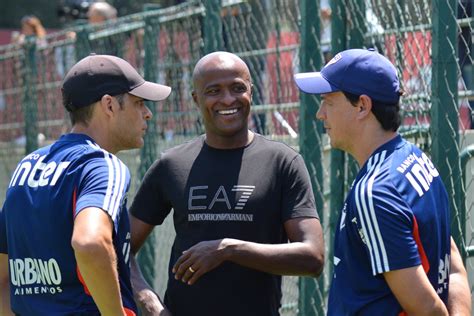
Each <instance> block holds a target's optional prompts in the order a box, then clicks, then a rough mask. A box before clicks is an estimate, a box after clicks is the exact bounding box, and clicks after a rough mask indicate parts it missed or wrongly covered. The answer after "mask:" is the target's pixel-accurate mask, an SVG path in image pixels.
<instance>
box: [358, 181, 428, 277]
mask: <svg viewBox="0 0 474 316" xmlns="http://www.w3.org/2000/svg"><path fill="white" fill-rule="evenodd" d="M361 188H364V189H361ZM355 194H356V195H357V196H356V198H355V201H356V208H357V214H356V217H357V220H358V221H359V223H360V224H359V225H360V231H359V235H358V236H357V238H361V239H362V242H363V243H364V244H365V245H366V246H367V250H368V251H367V253H368V255H369V257H370V258H369V259H370V262H371V266H372V274H373V275H374V276H375V275H377V274H381V273H385V272H388V271H392V270H398V269H403V268H408V267H412V266H416V265H419V264H420V263H421V260H420V256H419V253H418V247H417V244H416V241H415V239H414V236H413V229H414V221H413V213H412V211H411V208H410V207H409V206H408V205H407V203H406V202H405V201H404V200H403V198H402V197H401V195H400V194H399V192H398V191H397V190H396V189H395V188H394V187H393V186H392V185H390V184H386V183H383V184H381V185H374V186H373V187H372V186H370V185H367V186H358V187H356V190H355Z"/></svg>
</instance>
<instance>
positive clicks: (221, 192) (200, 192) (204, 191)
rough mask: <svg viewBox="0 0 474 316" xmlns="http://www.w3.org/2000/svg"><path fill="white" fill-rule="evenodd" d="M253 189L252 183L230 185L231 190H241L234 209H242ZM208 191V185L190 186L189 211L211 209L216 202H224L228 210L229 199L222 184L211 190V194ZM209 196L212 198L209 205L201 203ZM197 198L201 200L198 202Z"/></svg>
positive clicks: (220, 203)
mask: <svg viewBox="0 0 474 316" xmlns="http://www.w3.org/2000/svg"><path fill="white" fill-rule="evenodd" d="M254 189H255V186H254V185H234V186H233V187H232V191H234V192H241V194H240V197H239V198H238V200H237V203H236V204H235V205H234V209H235V210H242V209H244V207H245V205H246V204H247V202H248V200H249V198H250V196H251V195H252V193H253V191H254ZM209 193H210V192H209V186H207V185H201V186H194V187H190V188H189V195H188V209H189V210H190V211H192V210H206V209H207V210H211V209H212V208H213V207H214V205H216V203H218V204H219V205H222V204H225V206H226V207H227V209H228V210H230V209H232V207H231V204H230V201H229V196H228V194H227V191H226V190H225V188H224V186H222V185H221V186H219V188H218V189H217V191H216V192H215V193H214V194H212V192H211V194H209ZM210 196H212V200H211V202H210V203H209V205H202V200H206V201H207V200H208V197H210ZM199 200H201V203H199ZM199 204H201V205H199ZM206 204H207V203H206Z"/></svg>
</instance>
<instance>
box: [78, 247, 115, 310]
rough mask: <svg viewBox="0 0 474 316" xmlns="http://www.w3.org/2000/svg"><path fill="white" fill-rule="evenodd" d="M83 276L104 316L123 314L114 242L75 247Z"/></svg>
mask: <svg viewBox="0 0 474 316" xmlns="http://www.w3.org/2000/svg"><path fill="white" fill-rule="evenodd" d="M75 255H76V260H77V264H78V266H79V270H80V273H81V276H82V278H83V279H84V282H85V284H86V286H87V288H88V290H89V292H90V293H91V295H92V298H93V299H94V302H95V303H96V305H97V307H98V308H99V310H100V312H101V314H102V315H103V316H106V315H111V316H112V315H113V316H116V315H123V314H124V312H123V304H122V299H121V295H120V286H119V281H118V275H117V264H116V255H115V250H114V248H113V246H112V244H99V245H96V246H88V247H84V248H81V247H75Z"/></svg>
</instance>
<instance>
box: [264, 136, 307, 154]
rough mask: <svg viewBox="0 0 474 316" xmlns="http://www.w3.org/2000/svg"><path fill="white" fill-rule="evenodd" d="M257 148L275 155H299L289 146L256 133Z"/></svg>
mask: <svg viewBox="0 0 474 316" xmlns="http://www.w3.org/2000/svg"><path fill="white" fill-rule="evenodd" d="M255 142H256V147H257V148H259V149H263V150H265V151H269V152H272V153H275V154H283V155H289V156H291V157H295V156H297V155H299V153H298V152H297V151H296V149H295V148H293V147H291V146H289V145H288V144H286V143H284V142H282V141H279V140H274V139H269V138H267V137H265V136H263V135H260V134H257V133H255Z"/></svg>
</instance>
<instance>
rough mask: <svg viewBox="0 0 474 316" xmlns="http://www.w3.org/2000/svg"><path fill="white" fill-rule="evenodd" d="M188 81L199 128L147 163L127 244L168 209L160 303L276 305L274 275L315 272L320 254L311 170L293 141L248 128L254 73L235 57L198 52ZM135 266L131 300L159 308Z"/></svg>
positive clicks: (208, 313)
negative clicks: (169, 232)
mask: <svg viewBox="0 0 474 316" xmlns="http://www.w3.org/2000/svg"><path fill="white" fill-rule="evenodd" d="M193 82H194V91H193V92H192V96H193V99H194V101H195V103H196V104H197V106H198V107H199V109H200V111H201V114H202V118H203V121H204V126H205V130H206V133H205V134H204V135H202V136H201V137H198V138H196V139H194V140H192V141H190V142H188V143H185V144H183V145H180V146H177V147H175V148H172V149H170V150H168V151H166V152H165V153H163V154H162V156H161V157H160V159H158V160H157V161H156V162H155V163H154V164H153V165H152V166H151V167H150V169H149V170H148V172H147V174H146V175H145V177H144V179H143V182H142V184H141V186H140V188H139V190H138V193H137V195H136V197H135V200H134V201H133V203H132V206H131V215H132V216H131V232H132V239H131V243H132V252H133V253H136V252H137V251H138V250H139V249H140V247H141V246H142V244H143V243H144V241H145V239H146V238H147V237H148V235H149V234H150V233H151V231H152V230H153V228H154V226H155V225H160V224H161V223H163V221H164V219H165V218H166V216H167V215H168V214H169V213H170V211H171V209H173V210H174V225H175V229H176V239H175V241H174V244H173V248H172V253H171V258H170V264H169V281H168V287H167V291H166V294H165V300H164V305H165V306H166V310H165V313H167V312H169V311H170V312H171V313H172V315H174V316H188V315H198V316H199V315H205V316H214V315H215V316H217V315H219V316H221V315H226V316H233V315H236V316H237V315H239V316H241V315H245V316H252V315H255V316H266V315H268V316H273V315H279V313H278V309H279V307H280V300H281V275H308V276H318V275H319V274H320V273H321V271H322V268H323V264H324V242H323V233H322V229H321V225H320V222H319V218H318V214H317V212H316V208H315V203H314V196H313V193H312V188H311V183H310V179H309V174H308V171H307V169H306V167H305V164H304V161H303V159H302V157H301V156H300V155H299V154H298V153H297V152H296V151H294V150H293V149H291V148H290V147H288V146H286V145H284V144H282V143H279V142H275V141H271V140H268V139H266V138H264V137H263V136H261V135H259V134H256V133H253V132H251V131H250V130H249V129H248V119H249V115H250V106H251V100H252V83H251V79H250V72H249V69H248V67H247V65H246V64H245V63H244V62H243V61H242V60H241V59H240V58H239V57H237V56H236V55H234V54H231V53H227V52H215V53H211V54H209V55H206V56H204V57H203V58H202V59H201V60H199V62H198V63H197V64H196V67H195V69H194V72H193ZM288 241H289V242H288ZM132 270H133V271H134V276H133V277H132V278H133V281H132V283H133V285H134V288H135V291H136V293H137V295H136V297H137V300H138V304H139V305H141V306H142V307H144V308H146V309H147V310H148V311H149V312H150V313H152V312H155V313H158V312H160V310H161V309H163V308H164V306H163V304H162V303H161V301H160V300H159V299H158V297H157V296H156V294H154V293H152V291H151V289H150V288H149V287H148V286H147V285H146V284H145V282H144V280H143V278H142V277H141V275H140V274H139V271H138V269H137V266H136V265H135V262H134V265H133V268H132Z"/></svg>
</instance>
